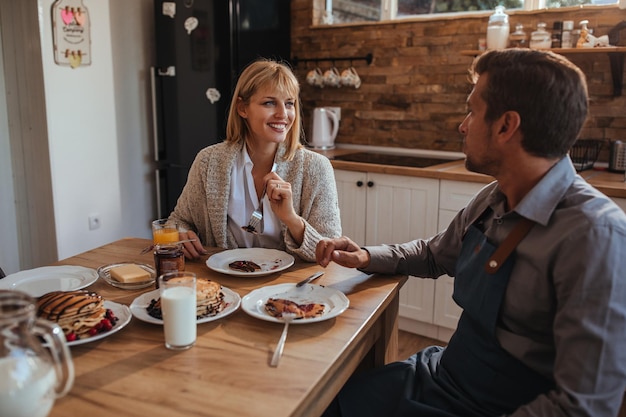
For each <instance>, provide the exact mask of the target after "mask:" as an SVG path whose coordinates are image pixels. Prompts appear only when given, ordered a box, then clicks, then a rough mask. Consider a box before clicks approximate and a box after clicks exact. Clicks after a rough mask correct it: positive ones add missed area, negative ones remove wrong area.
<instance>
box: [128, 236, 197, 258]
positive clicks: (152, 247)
mask: <svg viewBox="0 0 626 417" xmlns="http://www.w3.org/2000/svg"><path fill="white" fill-rule="evenodd" d="M195 241H196V239H185V240H179V241H178V242H167V243H159V245H178V244H179V243H185V242H195ZM155 246H156V245H155V244H152V245H150V246H146V247H145V248H143V249H142V251H141V253H140V255H144V254H146V253H148V252H150V251H151V250H152V249H154V247H155Z"/></svg>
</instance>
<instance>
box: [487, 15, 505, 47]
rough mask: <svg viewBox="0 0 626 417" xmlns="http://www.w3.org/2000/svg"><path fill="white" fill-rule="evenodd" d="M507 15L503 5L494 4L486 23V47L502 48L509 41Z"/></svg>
mask: <svg viewBox="0 0 626 417" xmlns="http://www.w3.org/2000/svg"><path fill="white" fill-rule="evenodd" d="M509 30H510V28H509V16H508V15H507V14H506V13H504V6H496V11H495V12H494V14H492V15H491V16H490V17H489V23H488V24H487V49H504V48H506V47H507V44H508V42H509Z"/></svg>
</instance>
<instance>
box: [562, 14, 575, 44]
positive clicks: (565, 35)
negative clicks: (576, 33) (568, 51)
mask: <svg viewBox="0 0 626 417" xmlns="http://www.w3.org/2000/svg"><path fill="white" fill-rule="evenodd" d="M572 30H574V21H573V20H565V21H563V32H561V48H572V47H573V43H572Z"/></svg>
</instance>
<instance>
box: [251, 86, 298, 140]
mask: <svg viewBox="0 0 626 417" xmlns="http://www.w3.org/2000/svg"><path fill="white" fill-rule="evenodd" d="M295 101H296V98H295V97H290V96H289V95H287V94H284V93H281V92H279V91H275V90H271V89H262V90H260V91H258V92H256V93H255V94H253V95H252V97H250V100H249V101H248V103H243V102H240V103H239V115H240V116H241V117H243V118H244V119H246V121H247V124H248V129H249V130H250V135H251V137H249V138H248V140H250V141H252V142H254V143H258V144H261V143H263V142H273V143H281V142H283V141H285V139H286V138H287V133H288V132H289V129H291V126H292V125H293V122H294V119H295V117H296V110H295Z"/></svg>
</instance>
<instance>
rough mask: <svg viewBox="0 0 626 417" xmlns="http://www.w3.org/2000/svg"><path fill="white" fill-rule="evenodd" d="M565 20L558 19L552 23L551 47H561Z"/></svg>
mask: <svg viewBox="0 0 626 417" xmlns="http://www.w3.org/2000/svg"><path fill="white" fill-rule="evenodd" d="M562 32H563V22H561V21H558V20H557V21H556V22H554V23H553V24H552V38H551V42H552V44H551V45H550V47H551V48H560V47H561V44H562Z"/></svg>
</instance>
